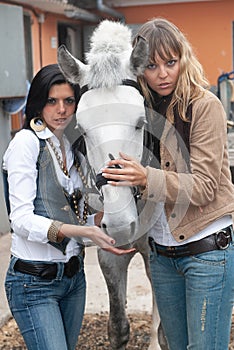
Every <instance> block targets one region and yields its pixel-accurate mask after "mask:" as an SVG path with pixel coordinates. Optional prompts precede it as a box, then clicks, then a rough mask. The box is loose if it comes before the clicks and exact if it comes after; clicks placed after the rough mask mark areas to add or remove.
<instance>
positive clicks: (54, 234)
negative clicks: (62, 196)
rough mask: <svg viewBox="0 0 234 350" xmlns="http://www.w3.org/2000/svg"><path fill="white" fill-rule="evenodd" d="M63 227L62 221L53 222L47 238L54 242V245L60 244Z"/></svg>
mask: <svg viewBox="0 0 234 350" xmlns="http://www.w3.org/2000/svg"><path fill="white" fill-rule="evenodd" d="M62 225H63V222H61V221H57V220H55V221H52V223H51V225H50V227H49V230H48V233H47V238H48V240H49V241H50V242H54V243H57V242H58V233H59V230H60V228H61V226H62Z"/></svg>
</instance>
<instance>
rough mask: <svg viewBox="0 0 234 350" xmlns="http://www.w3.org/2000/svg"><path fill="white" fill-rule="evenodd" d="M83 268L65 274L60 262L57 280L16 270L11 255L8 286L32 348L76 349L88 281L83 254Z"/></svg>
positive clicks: (9, 293)
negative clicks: (73, 272) (72, 274)
mask: <svg viewBox="0 0 234 350" xmlns="http://www.w3.org/2000/svg"><path fill="white" fill-rule="evenodd" d="M80 259H81V263H82V264H81V268H80V271H79V272H78V273H77V274H75V276H73V277H72V278H68V277H66V276H63V277H62V275H63V263H58V271H57V276H56V278H55V279H53V280H46V279H42V278H40V277H37V276H32V275H29V274H23V273H21V272H17V271H14V264H15V262H16V260H17V258H15V257H13V258H11V261H10V265H9V268H8V271H7V276H6V281H5V290H6V295H7V299H8V303H9V306H10V310H11V312H12V315H13V317H14V318H15V320H16V322H17V325H18V327H19V330H20V332H21V334H22V336H23V338H24V341H25V344H26V346H27V349H29V350H42V349H46V350H74V349H75V347H76V343H77V340H78V336H79V332H80V328H81V324H82V319H83V315H84V308H85V294H86V281H85V274H84V268H83V258H81V257H80Z"/></svg>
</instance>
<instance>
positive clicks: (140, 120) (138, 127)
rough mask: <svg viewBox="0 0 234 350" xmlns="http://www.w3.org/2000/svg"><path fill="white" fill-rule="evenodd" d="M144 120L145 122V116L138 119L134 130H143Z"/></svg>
mask: <svg viewBox="0 0 234 350" xmlns="http://www.w3.org/2000/svg"><path fill="white" fill-rule="evenodd" d="M145 123H146V120H145V116H144V117H140V118H139V119H138V122H137V125H136V130H140V129H142V128H143V126H144V125H145Z"/></svg>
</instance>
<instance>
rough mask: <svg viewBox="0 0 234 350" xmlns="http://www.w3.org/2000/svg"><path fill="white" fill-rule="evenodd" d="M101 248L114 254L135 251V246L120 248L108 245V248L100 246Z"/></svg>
mask: <svg viewBox="0 0 234 350" xmlns="http://www.w3.org/2000/svg"><path fill="white" fill-rule="evenodd" d="M102 249H103V250H105V251H107V252H109V253H112V254H115V255H124V254H130V253H133V252H135V251H136V249H135V248H130V249H122V248H115V247H109V248H102Z"/></svg>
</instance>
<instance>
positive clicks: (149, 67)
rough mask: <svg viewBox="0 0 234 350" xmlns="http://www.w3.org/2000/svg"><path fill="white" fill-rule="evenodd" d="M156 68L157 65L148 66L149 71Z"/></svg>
mask: <svg viewBox="0 0 234 350" xmlns="http://www.w3.org/2000/svg"><path fill="white" fill-rule="evenodd" d="M155 68H156V64H155V63H150V64H148V65H147V69H155Z"/></svg>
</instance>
